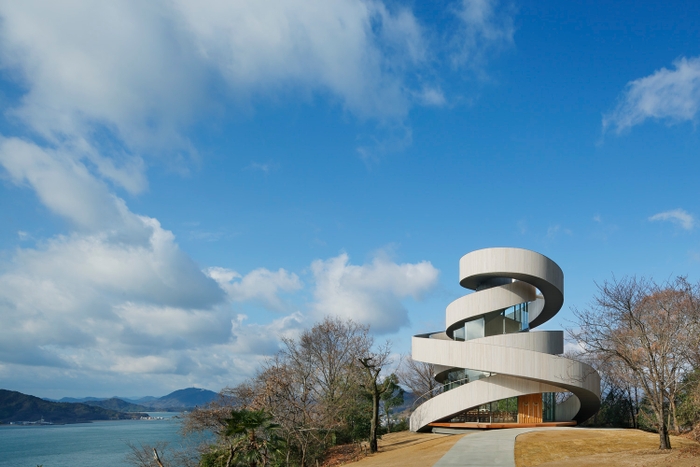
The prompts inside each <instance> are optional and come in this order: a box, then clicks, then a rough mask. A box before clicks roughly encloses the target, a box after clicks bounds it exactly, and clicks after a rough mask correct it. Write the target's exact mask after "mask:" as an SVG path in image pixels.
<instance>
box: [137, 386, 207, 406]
mask: <svg viewBox="0 0 700 467" xmlns="http://www.w3.org/2000/svg"><path fill="white" fill-rule="evenodd" d="M217 396H218V394H217V393H215V392H214V391H209V390H207V389H199V388H187V389H179V390H177V391H174V392H171V393H170V394H168V395H167V396H163V397H161V398H159V399H156V400H152V401H147V402H146V401H141V402H140V403H141V404H142V405H144V406H146V407H149V408H152V409H160V410H182V409H191V408H193V407H197V406H199V407H201V406H203V405H206V404H208V403H209V402H211V401H213V400H214V399H216V397H217Z"/></svg>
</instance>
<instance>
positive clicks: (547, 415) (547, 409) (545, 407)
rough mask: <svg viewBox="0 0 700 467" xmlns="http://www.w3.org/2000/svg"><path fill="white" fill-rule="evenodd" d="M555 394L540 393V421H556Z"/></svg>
mask: <svg viewBox="0 0 700 467" xmlns="http://www.w3.org/2000/svg"><path fill="white" fill-rule="evenodd" d="M556 395H557V393H556V392H543V393H542V421H543V422H554V421H556V420H555V418H556V414H555V407H556V406H557V399H556Z"/></svg>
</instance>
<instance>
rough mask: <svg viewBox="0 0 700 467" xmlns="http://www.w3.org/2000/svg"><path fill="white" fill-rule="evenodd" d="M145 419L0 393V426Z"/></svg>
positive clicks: (133, 414)
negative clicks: (37, 422) (15, 423)
mask: <svg viewBox="0 0 700 467" xmlns="http://www.w3.org/2000/svg"><path fill="white" fill-rule="evenodd" d="M141 416H146V414H144V413H123V412H119V411H116V410H109V409H105V408H102V407H94V406H90V405H87V404H76V403H68V402H49V401H45V400H43V399H40V398H38V397H34V396H30V395H27V394H22V393H21V392H17V391H8V390H5V389H0V423H9V422H21V421H28V422H35V421H37V420H39V419H41V418H43V419H44V420H45V421H46V422H51V423H80V422H89V421H92V420H127V419H135V418H140V417H141Z"/></svg>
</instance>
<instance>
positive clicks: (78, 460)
mask: <svg viewBox="0 0 700 467" xmlns="http://www.w3.org/2000/svg"><path fill="white" fill-rule="evenodd" d="M149 415H150V416H151V417H156V418H159V417H162V419H160V418H159V419H156V420H115V421H96V422H92V423H77V424H71V425H37V426H18V425H0V467H37V466H39V465H43V467H108V466H109V467H133V464H130V463H129V462H127V456H128V454H129V453H130V452H131V448H130V447H129V445H130V444H131V445H134V446H141V445H155V444H156V443H159V442H166V443H168V446H167V448H166V449H169V450H175V449H177V448H180V447H181V446H185V445H187V443H188V440H185V439H184V438H183V437H182V436H181V434H180V433H179V429H180V420H181V419H180V418H179V417H178V415H179V414H178V413H173V412H151V413H149Z"/></svg>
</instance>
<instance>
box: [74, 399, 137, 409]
mask: <svg viewBox="0 0 700 467" xmlns="http://www.w3.org/2000/svg"><path fill="white" fill-rule="evenodd" d="M83 403H84V404H85V405H91V406H93V407H102V408H103V409H110V410H116V411H118V412H148V410H149V409H148V407H145V406H143V405H139V404H132V403H131V402H126V401H123V400H121V399H118V398H116V397H112V398H111V399H104V400H90V401H85V402H83Z"/></svg>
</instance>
